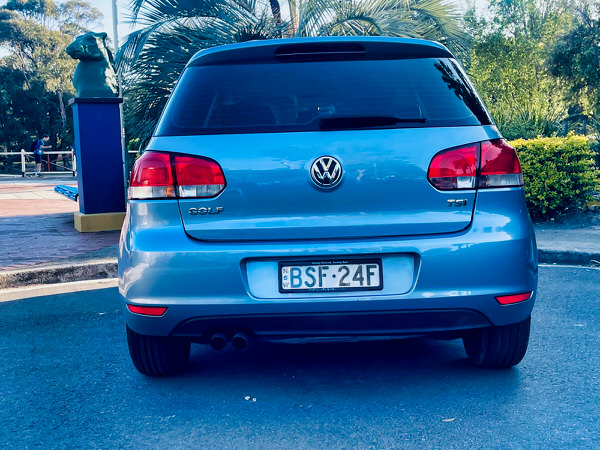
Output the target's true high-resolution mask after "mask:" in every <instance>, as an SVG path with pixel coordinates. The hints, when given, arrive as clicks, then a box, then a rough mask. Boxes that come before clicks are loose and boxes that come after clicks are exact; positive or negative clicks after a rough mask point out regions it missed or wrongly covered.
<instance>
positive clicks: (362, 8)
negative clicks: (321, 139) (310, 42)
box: [117, 0, 468, 140]
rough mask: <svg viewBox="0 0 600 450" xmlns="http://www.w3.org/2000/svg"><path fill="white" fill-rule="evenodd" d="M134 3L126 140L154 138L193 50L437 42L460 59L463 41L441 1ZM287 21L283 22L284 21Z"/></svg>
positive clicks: (456, 18)
mask: <svg viewBox="0 0 600 450" xmlns="http://www.w3.org/2000/svg"><path fill="white" fill-rule="evenodd" d="M283 6H284V8H283V10H282V8H281V4H280V3H279V1H278V0H133V1H132V3H131V17H132V22H133V23H134V24H137V25H141V26H142V28H141V29H139V30H137V31H135V32H133V33H131V34H129V35H128V36H127V38H126V42H125V43H124V45H123V46H122V47H121V51H120V52H119V54H118V56H117V62H118V69H119V71H120V72H121V74H122V75H123V79H124V84H125V92H126V96H127V98H128V101H127V105H128V110H127V122H128V128H129V132H130V134H131V137H140V138H142V140H144V139H145V138H147V137H148V136H150V134H151V133H152V131H153V129H154V127H155V125H156V122H157V121H158V117H159V115H160V112H161V111H162V109H163V106H164V104H165V102H166V100H167V98H168V96H169V94H170V92H171V89H172V87H173V85H174V83H175V81H176V80H177V77H178V76H179V74H180V73H181V71H182V69H183V67H184V66H185V64H186V62H187V61H188V60H189V59H190V57H191V56H192V55H193V54H194V53H195V52H197V51H198V50H201V49H204V48H208V47H213V46H215V45H222V44H230V43H236V42H244V41H248V40H256V39H272V38H282V37H283V38H285V37H308V36H356V35H373V36H398V37H419V38H424V39H430V40H436V41H439V42H442V43H443V44H445V45H446V46H448V47H449V48H450V49H451V50H453V51H455V52H458V53H462V52H463V51H465V50H466V48H467V46H468V37H467V35H466V34H465V33H464V32H463V31H462V30H461V28H460V26H459V23H460V15H459V12H458V11H457V10H456V8H455V7H454V6H451V5H450V4H449V3H448V2H447V1H446V0H287V2H286V3H284V4H283ZM286 13H287V14H286Z"/></svg>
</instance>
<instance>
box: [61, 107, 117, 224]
mask: <svg viewBox="0 0 600 450" xmlns="http://www.w3.org/2000/svg"><path fill="white" fill-rule="evenodd" d="M122 102H123V99H122V98H75V99H74V100H73V101H72V103H71V104H72V106H73V122H74V128H75V155H76V157H77V184H78V187H79V211H80V212H81V213H82V214H100V213H109V212H124V211H125V179H124V171H123V147H122V145H123V144H122V139H121V130H122V127H121V103H122Z"/></svg>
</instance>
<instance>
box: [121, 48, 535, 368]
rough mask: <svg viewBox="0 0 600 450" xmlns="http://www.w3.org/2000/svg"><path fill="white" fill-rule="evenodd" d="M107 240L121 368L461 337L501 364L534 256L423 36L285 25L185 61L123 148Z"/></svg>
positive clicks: (506, 186) (475, 113)
mask: <svg viewBox="0 0 600 450" xmlns="http://www.w3.org/2000/svg"><path fill="white" fill-rule="evenodd" d="M128 196H129V203H128V211H127V216H126V219H125V223H124V226H123V230H122V235H121V240H120V248H119V290H120V293H121V296H122V298H123V300H124V304H125V317H126V323H127V340H128V343H129V350H130V354H131V358H132V360H133V363H134V365H135V367H136V368H137V369H138V370H139V371H140V372H142V373H144V374H146V375H155V376H156V375H170V374H174V373H177V372H180V371H182V370H183V369H184V368H185V366H186V363H187V361H188V359H189V353H190V345H191V343H199V344H208V345H211V346H212V347H213V348H214V349H221V348H223V347H224V346H226V345H232V346H233V347H234V348H237V349H243V348H245V347H246V346H247V345H248V343H249V342H250V341H252V340H254V339H262V340H291V339H294V340H295V339H299V338H302V339H315V340H323V339H330V338H336V339H339V338H351V339H360V338H364V339H376V338H385V339H389V338H396V337H398V338H400V337H403V336H433V337H440V338H444V339H459V338H460V339H462V340H463V342H464V347H465V350H466V354H467V356H468V358H469V359H470V360H471V361H472V362H473V363H474V364H475V365H478V366H483V367H492V368H504V367H510V366H513V365H515V364H518V363H519V361H521V359H522V358H523V356H524V355H525V352H526V350H527V344H528V340H529V329H530V317H531V311H532V308H533V304H534V301H535V295H536V287H537V256H536V255H537V252H536V246H535V239H534V234H533V231H532V227H531V221H530V219H529V216H528V213H527V209H526V206H525V198H524V192H523V177H522V174H521V167H520V165H519V161H518V159H517V156H516V153H515V151H514V149H513V148H512V147H510V146H509V145H508V144H507V143H506V141H504V140H503V139H502V136H501V135H500V134H499V132H498V130H497V128H496V127H495V126H494V123H493V121H492V119H491V118H490V116H489V114H488V112H487V111H486V109H485V107H484V105H483V104H482V102H481V100H480V99H479V97H478V95H477V93H476V92H475V90H474V89H473V86H472V85H471V83H470V82H469V80H468V79H467V76H466V75H465V73H464V71H463V70H462V69H461V67H460V65H459V64H458V63H457V62H456V61H455V59H454V58H453V56H452V54H451V53H450V52H449V51H448V50H447V49H446V48H445V47H444V46H442V45H440V44H437V43H434V42H428V41H423V40H416V39H399V38H380V37H376V38H372V37H370V38H366V37H360V38H311V39H308V38H304V39H282V40H270V41H260V42H249V43H244V44H236V45H227V46H222V47H217V48H212V49H209V50H203V51H201V52H199V53H198V54H196V55H195V56H194V57H193V58H192V59H191V60H190V62H189V63H188V64H187V66H186V68H185V70H184V72H183V74H182V75H181V78H180V79H179V81H178V83H177V86H176V87H175V89H174V91H173V93H172V95H171V97H170V99H169V101H168V104H167V106H166V108H165V111H164V113H163V115H162V117H161V119H160V122H159V124H158V126H157V128H156V130H155V133H154V135H153V137H152V139H151V140H150V142H149V144H148V146H147V149H146V151H145V152H144V154H143V155H142V156H141V157H140V158H139V159H138V160H137V161H136V163H135V165H134V168H133V172H132V175H131V180H130V186H129V192H128Z"/></svg>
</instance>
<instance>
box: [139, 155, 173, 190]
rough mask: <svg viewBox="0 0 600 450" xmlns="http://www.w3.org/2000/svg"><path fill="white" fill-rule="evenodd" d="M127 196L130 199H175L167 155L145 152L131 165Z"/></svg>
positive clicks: (169, 159) (169, 160)
mask: <svg viewBox="0 0 600 450" xmlns="http://www.w3.org/2000/svg"><path fill="white" fill-rule="evenodd" d="M128 194H129V195H128V196H129V198H130V199H145V198H170V197H175V187H174V185H173V172H172V170H171V158H170V157H169V154H168V153H156V152H145V153H144V154H143V155H142V156H141V157H140V158H139V159H138V160H137V161H136V162H135V164H134V165H133V170H132V171H131V181H130V183H129V193H128Z"/></svg>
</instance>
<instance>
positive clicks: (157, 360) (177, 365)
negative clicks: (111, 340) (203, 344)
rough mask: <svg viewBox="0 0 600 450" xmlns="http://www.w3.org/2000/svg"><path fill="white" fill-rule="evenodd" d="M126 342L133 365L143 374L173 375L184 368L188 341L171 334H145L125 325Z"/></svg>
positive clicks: (188, 353) (187, 354) (188, 352)
mask: <svg viewBox="0 0 600 450" xmlns="http://www.w3.org/2000/svg"><path fill="white" fill-rule="evenodd" d="M127 343H128V344H129V354H130V355H131V360H132V361H133V365H134V366H135V368H136V369H137V370H139V371H140V372H141V373H143V374H144V375H150V376H166V375H175V374H178V373H181V372H183V371H184V370H185V368H186V366H187V362H188V360H189V357H190V341H188V340H186V339H183V338H178V337H172V336H147V335H144V334H138V333H136V332H135V331H133V330H131V329H130V328H129V327H127Z"/></svg>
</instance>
